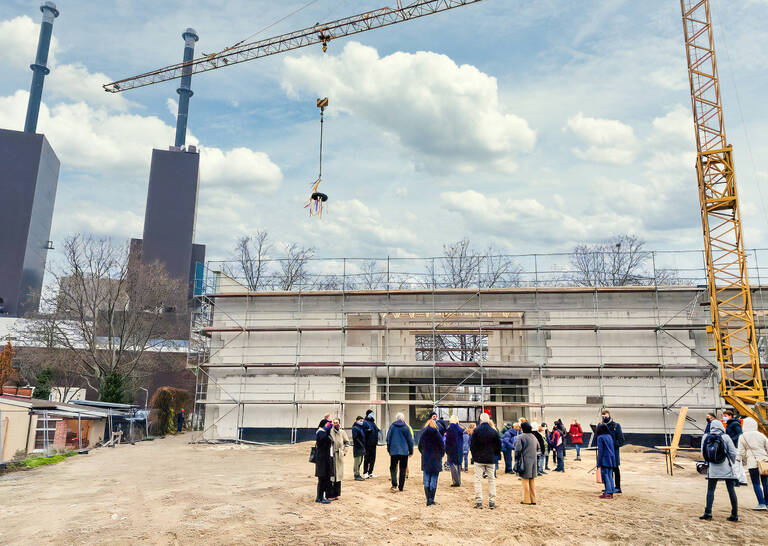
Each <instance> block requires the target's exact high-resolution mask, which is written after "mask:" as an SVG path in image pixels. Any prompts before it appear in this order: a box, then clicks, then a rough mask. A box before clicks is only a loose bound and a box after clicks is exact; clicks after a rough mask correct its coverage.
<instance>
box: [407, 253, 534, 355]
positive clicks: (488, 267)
mask: <svg viewBox="0 0 768 546" xmlns="http://www.w3.org/2000/svg"><path fill="white" fill-rule="evenodd" d="M520 271H521V269H520V267H519V266H518V265H517V264H515V262H514V260H512V258H510V257H509V256H505V255H503V254H501V253H500V252H499V251H498V250H497V249H495V248H494V247H493V246H491V245H489V246H488V247H487V249H486V250H485V251H483V252H478V251H477V250H475V249H473V247H472V244H471V242H470V240H469V239H468V238H464V239H461V240H460V241H456V242H454V243H450V244H447V245H443V255H442V256H441V257H439V258H436V259H435V260H433V261H430V262H429V263H428V264H427V277H428V280H427V283H428V284H429V286H433V287H441V288H474V287H477V288H501V287H509V286H519V284H520ZM442 321H443V324H445V323H446V321H447V322H449V323H457V324H458V323H462V324H461V325H462V326H465V325H466V324H464V322H465V319H462V313H461V312H457V313H455V314H454V315H453V316H452V317H451V318H447V319H442ZM416 348H417V353H418V355H419V358H420V359H426V360H432V359H433V358H434V359H435V360H454V361H463V362H470V361H475V362H477V361H482V360H485V359H486V358H487V355H488V337H487V335H486V334H482V333H480V331H479V328H478V331H477V332H476V333H475V332H471V331H470V332H468V333H466V334H465V333H461V334H453V333H451V334H447V333H446V334H432V335H420V336H417V337H416Z"/></svg>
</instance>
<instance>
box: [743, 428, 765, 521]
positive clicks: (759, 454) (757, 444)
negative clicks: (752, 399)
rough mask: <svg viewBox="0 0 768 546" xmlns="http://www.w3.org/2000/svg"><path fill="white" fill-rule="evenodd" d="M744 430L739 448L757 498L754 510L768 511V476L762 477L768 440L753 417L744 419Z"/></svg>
mask: <svg viewBox="0 0 768 546" xmlns="http://www.w3.org/2000/svg"><path fill="white" fill-rule="evenodd" d="M743 430H744V432H743V434H742V435H741V439H740V441H739V447H738V449H739V459H740V460H741V462H742V466H743V467H744V468H746V469H747V472H749V478H750V480H752V488H753V489H754V490H755V496H756V497H757V508H753V510H768V506H766V502H767V501H768V476H761V475H760V466H761V463H762V466H764V465H765V464H766V463H768V438H766V437H765V434H763V433H762V432H760V431H759V430H757V421H755V420H754V419H752V418H751V417H747V418H746V419H744V425H743Z"/></svg>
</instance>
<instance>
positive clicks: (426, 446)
mask: <svg viewBox="0 0 768 546" xmlns="http://www.w3.org/2000/svg"><path fill="white" fill-rule="evenodd" d="M419 452H421V470H422V472H423V474H424V494H425V495H426V497H427V506H432V505H433V504H437V503H436V502H435V492H436V491H437V477H438V476H439V475H440V471H441V470H442V469H443V455H445V445H444V444H443V437H442V436H441V435H440V433H439V432H438V430H437V423H435V421H434V420H433V419H429V420H428V421H427V424H426V425H425V426H424V429H422V431H421V438H419Z"/></svg>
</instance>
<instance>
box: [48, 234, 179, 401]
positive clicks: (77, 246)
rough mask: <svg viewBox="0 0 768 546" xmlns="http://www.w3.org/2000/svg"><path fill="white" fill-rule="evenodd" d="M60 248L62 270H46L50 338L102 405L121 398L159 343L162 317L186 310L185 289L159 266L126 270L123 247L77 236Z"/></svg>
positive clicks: (167, 324)
mask: <svg viewBox="0 0 768 546" xmlns="http://www.w3.org/2000/svg"><path fill="white" fill-rule="evenodd" d="M63 246H64V248H63V254H64V258H63V263H62V264H61V265H60V266H58V267H56V266H51V268H50V270H49V273H50V275H51V277H52V279H53V283H52V284H53V290H52V291H51V292H52V293H53V294H54V295H50V296H44V298H47V299H44V301H43V307H44V308H47V309H55V313H56V315H57V317H58V319H59V320H57V321H56V322H55V323H54V330H55V333H54V334H52V335H53V336H54V337H55V341H56V343H57V344H59V345H60V346H61V347H64V348H65V349H67V350H68V351H69V354H70V357H71V358H72V361H73V362H74V363H76V364H77V366H78V369H79V373H80V375H81V377H82V378H83V379H84V380H85V381H86V383H87V384H88V385H89V386H90V387H91V388H93V389H96V390H98V391H99V392H100V393H101V396H102V399H106V398H115V397H118V398H119V397H120V393H121V392H122V391H121V389H122V388H123V386H124V385H125V384H126V382H127V381H128V380H129V379H130V377H131V376H132V375H133V374H134V373H135V372H136V371H137V369H138V368H140V366H141V365H142V363H143V362H144V357H145V353H146V352H147V351H148V350H152V349H157V348H159V347H161V346H162V345H163V344H164V343H165V340H164V338H166V337H167V333H168V331H169V330H170V329H171V327H172V321H171V320H169V319H170V317H169V315H168V313H169V312H172V311H174V310H175V308H176V307H177V306H180V305H184V304H186V285H185V283H184V282H183V281H181V280H176V279H172V278H170V277H169V276H168V274H167V273H166V272H165V270H164V268H163V267H162V265H160V264H148V265H147V264H141V263H132V264H131V267H129V260H128V247H127V245H123V246H120V247H117V246H114V245H113V244H112V243H111V241H109V240H108V239H94V238H92V237H89V236H82V235H75V236H73V237H69V238H67V239H66V240H65V242H64V245H63ZM44 329H45V327H43V331H44ZM110 389H111V392H112V393H113V394H111V395H109V396H107V395H105V392H107V391H110ZM118 391H119V392H118ZM115 392H117V394H114V393H115ZM111 401H119V400H114V399H113V400H111Z"/></svg>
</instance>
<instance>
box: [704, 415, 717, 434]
mask: <svg viewBox="0 0 768 546" xmlns="http://www.w3.org/2000/svg"><path fill="white" fill-rule="evenodd" d="M715 419H717V415H715V414H714V413H708V414H707V426H706V427H705V428H704V434H709V427H711V426H712V421H714V420H715Z"/></svg>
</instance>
